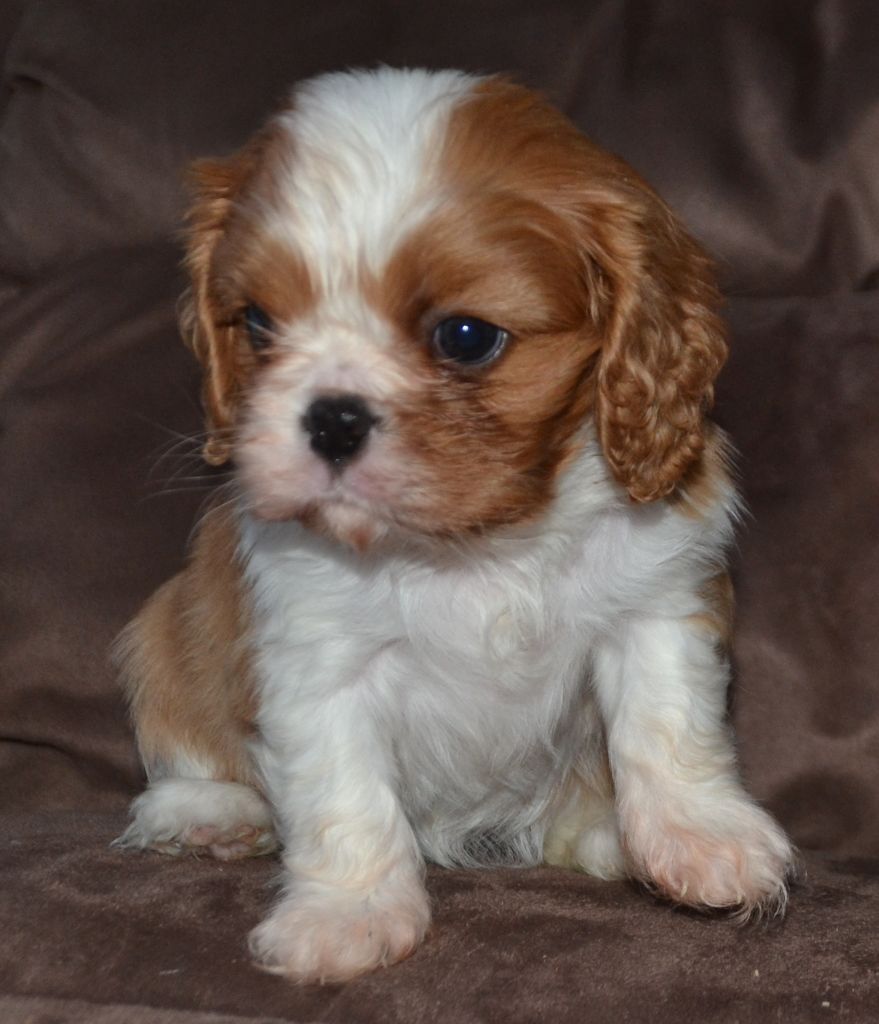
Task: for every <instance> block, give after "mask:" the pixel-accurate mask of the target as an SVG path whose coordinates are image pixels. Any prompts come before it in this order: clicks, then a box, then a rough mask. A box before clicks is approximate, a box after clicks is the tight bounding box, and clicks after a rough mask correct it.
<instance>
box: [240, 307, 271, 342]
mask: <svg viewBox="0 0 879 1024" xmlns="http://www.w3.org/2000/svg"><path fill="white" fill-rule="evenodd" d="M244 326H245V327H246V328H247V334H248V336H249V338H250V344H251V345H252V346H253V348H255V349H256V350H257V351H259V350H261V349H266V348H269V347H270V345H271V344H272V331H273V330H274V324H273V323H272V318H271V317H270V316H269V314H268V313H267V312H266V311H265V310H264V309H263V308H262V306H257V304H256V303H255V302H251V303H250V304H249V305H248V306H247V308H246V309H245V310H244Z"/></svg>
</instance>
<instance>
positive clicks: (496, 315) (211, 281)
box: [119, 68, 792, 981]
mask: <svg viewBox="0 0 879 1024" xmlns="http://www.w3.org/2000/svg"><path fill="white" fill-rule="evenodd" d="M194 177H195V183H196V196H195V201H194V205H193V207H192V210H191V214H190V220H189V234H188V269H189V272H190V274H191V279H192V285H191V290H190V292H189V294H188V296H187V297H186V299H185V304H184V309H183V315H182V323H183V330H184V333H185V335H186V338H187V340H188V342H189V344H190V345H191V347H192V349H193V351H194V352H195V354H196V356H197V357H198V359H199V360H200V361H201V363H202V365H203V368H204V404H205V408H206V413H207V429H208V433H207V442H206V444H205V447H204V457H205V459H206V460H207V461H208V462H209V463H211V464H212V465H220V464H223V463H226V462H230V463H231V464H232V466H234V481H235V483H234V496H233V498H232V500H230V501H227V502H226V503H225V504H222V505H218V506H217V507H216V508H215V509H214V510H213V511H212V512H210V513H209V514H208V515H207V516H205V518H204V521H203V522H202V524H201V527H200V529H199V532H198V534H197V536H196V538H195V542H194V546H193V550H192V554H191V557H190V560H189V562H188V565H187V567H186V568H185V569H184V570H183V571H182V572H181V573H180V574H179V575H178V576H176V577H174V578H173V579H172V580H171V581H170V582H168V583H167V584H165V586H163V587H162V588H161V589H160V590H159V591H158V592H157V593H156V594H155V595H154V596H153V597H152V598H151V599H150V601H149V602H148V603H147V605H146V607H145V608H144V609H143V610H142V611H141V613H140V614H139V615H138V616H137V618H136V619H135V620H134V621H133V622H132V623H131V624H130V625H129V626H128V627H127V629H126V630H125V632H124V634H123V636H122V637H121V639H120V643H119V655H120V660H121V663H122V666H123V676H124V685H125V688H126V692H127V696H128V699H129V701H130V704H131V709H132V712H133V717H134V721H135V724H136V730H137V738H138V742H139V747H140V751H141V754H142V757H143V761H144V764H145V766H146V770H147V774H148V777H149V787H148V789H147V790H146V792H145V793H143V794H142V795H141V796H140V797H138V799H137V800H136V801H135V802H134V805H133V820H132V823H131V826H130V827H129V829H128V830H127V832H126V833H125V835H124V836H123V837H122V838H121V842H122V843H123V844H124V845H127V846H132V847H137V848H152V849H157V850H162V851H165V852H170V853H182V852H201V853H210V854H213V855H214V856H215V857H219V858H224V859H226V858H235V857H242V856H248V855H253V854H262V853H267V852H269V851H272V850H275V849H276V848H278V847H280V848H281V849H282V851H283V862H284V868H285V882H286V884H285V889H284V892H283V895H282V897H281V898H280V900H279V902H278V903H277V905H276V906H275V907H274V909H273V910H272V911H271V913H270V914H269V916H268V918H267V919H266V920H265V921H264V922H263V923H262V924H261V925H260V926H259V927H258V928H257V929H256V930H255V931H254V933H253V935H252V937H251V948H252V950H253V952H254V954H255V956H256V957H257V958H258V959H259V960H260V961H261V962H262V963H263V964H264V965H266V966H267V967H268V968H270V969H273V970H275V971H277V972H279V973H283V974H285V975H287V976H289V977H290V978H292V979H295V980H298V981H331V980H332V981H339V980H344V979H347V978H351V977H353V976H355V975H357V974H359V973H361V972H364V971H368V970H370V969H372V968H375V967H378V966H380V965H387V964H391V963H394V962H395V961H398V960H400V959H402V958H403V957H405V956H407V955H408V954H409V953H411V952H412V951H413V950H414V949H415V948H416V946H417V945H418V943H419V942H420V941H421V939H422V938H423V936H424V934H425V932H426V930H427V927H428V923H429V920H430V909H429V905H428V898H427V895H426V892H425V888H424V883H423V875H424V862H425V859H427V860H431V861H433V862H435V863H438V864H443V865H451V864H455V865H473V866H476V865H480V864H496V863H511V864H538V863H541V862H547V863H550V864H557V865H564V866H568V867H572V868H577V869H580V870H583V871H586V872H589V873H590V874H593V875H596V876H598V877H599V878H607V879H612V878H622V877H624V876H630V877H633V878H635V879H638V880H640V881H641V882H643V883H645V884H646V885H647V886H649V887H650V888H651V889H653V890H654V891H656V892H657V893H660V894H662V895H663V896H665V897H667V898H668V899H669V900H672V901H674V902H676V903H682V904H687V905H690V906H694V907H712V908H713V907H718V908H732V909H734V910H735V911H737V912H738V913H740V914H742V915H749V914H751V913H754V912H763V911H767V910H771V911H779V910H781V909H782V908H783V907H784V904H785V899H786V877H787V875H788V872H789V868H790V865H791V863H792V850H791V846H790V844H789V842H788V840H787V839H786V837H785V835H784V834H783V832H782V831H781V830H780V828H779V827H778V826H777V825H776V824H775V822H774V821H773V820H772V819H771V818H770V817H769V816H768V815H767V814H766V813H765V812H764V811H763V810H761V809H760V808H759V807H758V806H757V805H756V803H755V802H754V801H753V800H752V799H751V798H750V797H749V796H748V795H747V793H746V792H745V790H744V789H743V787H742V784H741V782H740V781H739V777H738V775H737V771H736V765H735V754H734V750H733V743H732V739H731V736H730V733H729V730H728V727H727V725H726V722H725V702H726V691H727V684H728V678H729V670H728V666H727V660H726V657H725V654H724V648H725V645H726V642H727V639H728V636H729V624H730V613H731V603H732V601H731V593H730V586H729V580H728V577H727V575H726V572H725V569H724V561H725V551H726V549H727V547H728V545H729V543H730V540H731V538H732V534H733V525H734V522H735V519H736V509H737V498H736V492H735V489H734V486H733V484H732V483H731V481H730V475H729V472H728V470H727V452H728V447H727V443H726V441H725V440H724V437H723V435H722V434H721V433H720V431H719V430H718V429H716V428H715V427H713V426H712V425H710V424H709V423H708V422H707V421H706V418H705V416H706V411H707V410H708V409H709V407H710V405H711V401H712V386H713V382H714V379H715V376H716V374H717V373H718V371H719V369H720V367H721V364H722V363H723V361H724V357H725V351H726V348H725V343H724V336H723V328H722V326H721V323H720V321H719V320H718V318H717V315H716V312H715V310H716V307H717V304H718V295H717V292H716V290H715V285H714V283H713V280H712V272H711V268H710V265H709V262H708V260H707V259H706V257H705V256H704V255H703V253H702V252H701V251H700V250H699V248H698V247H697V246H696V244H695V243H694V242H693V241H692V240H691V239H690V238H689V237H688V236H687V234H686V233H685V232H684V230H683V229H682V228H681V226H680V225H679V224H678V222H677V221H676V220H675V218H674V216H673V215H672V214H671V213H670V211H669V210H668V208H667V207H666V206H665V205H663V203H662V202H661V201H660V199H659V198H658V197H657V196H656V195H655V194H654V192H653V191H651V189H650V188H649V187H648V186H647V185H646V184H645V183H644V182H643V181H641V179H640V178H638V176H637V175H636V174H635V173H634V172H633V171H632V170H630V169H629V168H628V167H627V166H626V165H625V164H624V163H622V162H621V161H620V160H618V159H616V158H614V157H612V156H610V155H608V154H607V153H605V152H603V151H601V150H600V149H598V148H597V147H596V146H594V145H593V144H591V143H590V142H588V141H587V140H586V139H585V138H584V137H583V136H582V135H581V134H579V132H578V131H577V130H576V129H575V128H574V127H573V125H571V124H570V123H569V122H568V121H567V120H566V119H565V118H564V117H563V116H562V115H561V114H559V113H558V112H556V111H555V110H553V109H552V108H551V107H550V106H548V105H547V104H546V103H545V102H544V101H543V100H541V99H540V98H538V97H536V96H535V95H533V94H532V93H530V92H529V91H527V90H525V89H523V88H520V87H518V86H516V85H513V84H511V83H509V82H508V81H506V80H504V79H499V78H491V77H489V78H480V77H472V76H468V75H464V74H460V73H457V72H426V71H397V70H391V69H388V68H382V69H380V70H377V71H370V72H352V73H344V74H331V75H326V76H323V77H320V78H317V79H315V80H313V81H310V82H307V83H305V84H304V85H301V86H300V87H298V88H297V89H296V90H295V91H294V92H293V94H292V96H291V98H290V100H289V104H288V105H287V106H286V107H285V108H284V109H282V110H281V111H280V112H279V113H278V114H277V115H276V116H275V117H273V118H272V119H271V120H270V121H269V122H268V124H267V125H266V126H265V128H264V129H263V130H262V131H261V132H260V133H259V134H258V135H257V136H256V137H255V138H254V139H253V140H252V141H251V142H250V143H249V144H248V145H247V146H246V147H245V148H244V149H243V150H242V151H241V152H240V153H238V154H237V155H235V156H233V157H232V158H230V159H227V160H224V161H220V162H205V163H201V164H199V165H197V166H196V168H195V171H194Z"/></svg>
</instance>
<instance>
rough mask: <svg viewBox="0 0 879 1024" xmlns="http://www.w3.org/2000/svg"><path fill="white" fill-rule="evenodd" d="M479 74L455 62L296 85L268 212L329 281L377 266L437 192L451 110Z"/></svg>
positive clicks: (283, 118)
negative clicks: (449, 67)
mask: <svg viewBox="0 0 879 1024" xmlns="http://www.w3.org/2000/svg"><path fill="white" fill-rule="evenodd" d="M477 81H478V79H477V78H475V77H473V76H470V75H464V74H462V73H461V72H457V71H441V72H429V71H401V70H395V69H391V68H381V69H378V70H376V71H355V72H342V73H336V74H330V75H324V76H322V77H320V78H316V79H313V80H312V81H310V82H306V83H305V84H304V85H302V86H300V87H299V88H298V89H297V90H296V91H295V93H294V95H293V108H292V109H291V110H289V111H287V112H285V113H284V114H282V115H280V118H279V121H278V123H279V125H280V126H281V128H282V129H283V130H284V131H285V132H286V133H288V135H289V138H290V144H289V148H288V150H287V152H286V154H284V156H282V159H281V160H280V161H279V166H278V167H277V169H276V178H275V185H276V188H275V189H273V193H274V194H273V195H272V198H271V200H270V201H269V205H268V206H267V207H266V208H264V211H263V214H264V216H265V218H266V220H267V222H268V223H267V227H268V229H269V230H270V231H271V233H272V234H273V235H274V236H275V237H277V238H278V239H279V240H280V241H282V242H283V243H284V244H286V245H288V246H290V248H291V249H292V250H293V251H295V252H298V253H300V254H301V255H302V256H303V257H304V258H305V259H306V261H307V262H308V265H309V267H310V269H311V271H312V273H316V274H317V276H318V278H319V280H320V282H321V284H322V285H323V286H324V288H325V289H326V290H327V291H330V292H332V291H336V290H338V288H339V287H341V286H344V285H345V284H346V283H350V282H351V281H352V280H353V278H354V275H356V272H357V270H358V268H359V267H361V266H365V267H366V268H368V269H370V270H373V271H379V270H380V269H381V268H382V266H383V265H384V264H385V263H386V261H387V259H388V258H389V257H390V255H391V254H392V253H393V251H394V248H395V246H396V244H397V243H398V242H399V241H400V239H401V238H402V237H403V236H404V234H405V233H406V232H407V231H408V230H410V229H411V228H412V227H413V226H414V224H416V223H417V222H418V220H419V219H420V218H421V217H423V216H425V215H426V214H427V213H428V212H429V211H430V209H431V208H432V206H433V204H434V203H435V201H436V198H435V194H434V193H432V185H433V183H434V182H435V175H436V157H437V156H438V154H439V153H440V151H441V149H442V144H443V139H444V135H445V130H446V126H447V125H448V121H449V117H450V114H451V112H452V110H453V109H454V107H455V105H456V104H457V103H458V102H459V101H460V100H461V99H462V98H463V97H464V96H465V95H466V94H467V93H468V92H470V91H471V90H472V89H473V87H474V85H475V84H476V82H477Z"/></svg>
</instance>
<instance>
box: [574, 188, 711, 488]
mask: <svg viewBox="0 0 879 1024" xmlns="http://www.w3.org/2000/svg"><path fill="white" fill-rule="evenodd" d="M605 199H606V201H605V202H603V203H600V204H599V203H593V204H591V211H590V215H589V221H590V224H589V228H588V230H589V242H588V243H587V244H588V246H589V248H590V250H591V251H590V256H591V258H592V259H593V260H594V261H595V262H596V263H597V264H598V266H599V267H600V268H601V272H602V276H603V278H604V287H605V289H606V291H607V292H608V293H609V299H608V301H609V310H606V313H605V317H606V318H605V320H604V340H603V343H602V348H601V353H600V356H599V362H598V368H597V388H596V397H595V419H596V423H597V427H598V436H599V439H600V441H601V444H602V447H603V449H604V454H605V457H606V458H607V461H608V463H609V465H610V467H611V470H612V472H613V474H614V476H615V477H616V478H617V480H618V481H619V482H620V483H621V484H622V485H623V486H624V487H625V488H626V490H627V491H628V492H629V495H630V496H631V497H632V499H633V500H635V501H639V502H647V501H654V500H656V499H658V498H662V497H664V496H666V495H667V494H669V493H671V492H672V491H673V490H674V488H675V487H676V485H677V484H678V483H679V482H680V480H681V479H682V478H683V476H684V475H685V474H686V472H687V470H688V469H689V468H690V467H691V466H693V465H694V464H695V463H696V461H697V460H698V458H699V456H700V455H701V453H702V450H703V448H704V444H705V422H704V420H705V414H706V412H707V411H708V410H709V409H710V407H711V405H712V404H713V400H714V380H715V378H716V377H717V374H718V372H719V371H720V368H721V366H722V365H723V363H724V361H725V359H726V352H727V347H726V341H725V333H724V328H723V324H722V322H721V320H720V319H719V317H718V316H717V314H716V309H717V307H718V306H719V304H720V296H719V293H718V291H717V288H716V285H715V282H714V273H713V268H712V265H711V263H710V261H709V260H708V258H707V256H706V255H705V254H704V253H703V252H702V250H701V249H700V248H699V246H698V245H697V244H696V243H695V242H694V241H693V240H692V239H691V238H690V237H689V235H688V234H687V233H686V232H685V231H684V229H683V228H682V227H681V225H680V224H679V223H678V221H677V220H676V219H675V217H674V215H673V214H672V213H671V211H670V210H669V209H668V207H666V206H665V204H664V203H663V202H662V201H661V200H660V199H659V197H658V196H657V195H656V194H655V193H654V192H653V191H652V190H651V189H650V188H649V187H648V186H647V185H646V184H644V183H642V182H641V181H639V180H637V179H636V178H635V176H634V175H632V174H630V173H626V174H625V175H624V177H622V178H621V179H620V178H618V179H617V184H616V187H615V188H613V191H612V192H609V193H608V195H607V196H606V197H605Z"/></svg>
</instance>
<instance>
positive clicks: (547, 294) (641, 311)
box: [184, 71, 724, 548]
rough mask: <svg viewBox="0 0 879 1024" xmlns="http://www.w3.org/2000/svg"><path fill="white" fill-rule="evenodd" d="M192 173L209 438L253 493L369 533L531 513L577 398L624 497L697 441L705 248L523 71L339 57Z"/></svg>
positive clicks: (648, 485)
mask: <svg viewBox="0 0 879 1024" xmlns="http://www.w3.org/2000/svg"><path fill="white" fill-rule="evenodd" d="M196 180H197V188H198V194H197V198H196V202H195V204H194V207H193V210H192V214H191V232H190V244H189V266H190V270H191V273H192V277H193V287H192V290H191V295H190V301H189V305H188V307H187V309H186V311H185V313H184V325H185V327H186V329H187V333H188V334H189V336H190V337H191V340H192V344H193V347H194V349H195V351H196V353H197V354H198V355H199V357H200V358H201V360H202V362H203V363H204V365H205V401H206V407H207V411H208V417H209V429H210V432H211V437H210V440H209V442H208V445H207V447H206V457H207V458H208V460H209V461H213V462H216V463H219V462H223V461H225V460H226V459H228V458H230V457H231V458H233V459H234V462H235V464H236V467H237V470H238V474H239V477H240V480H241V482H242V485H243V488H244V491H245V494H246V498H247V501H248V503H249V505H250V507H251V509H252V511H253V513H254V514H255V515H257V516H260V517H263V518H267V519H300V520H302V521H304V522H305V523H306V524H308V525H310V526H313V527H315V528H317V529H320V530H323V531H325V532H329V533H331V534H332V535H334V536H336V537H338V538H339V539H341V540H343V541H345V542H347V543H350V544H353V545H354V546H356V547H360V548H362V547H365V546H368V545H369V543H371V542H372V541H374V540H375V539H377V538H378V537H380V536H381V535H383V534H384V533H385V532H386V531H387V530H389V529H391V530H394V529H403V530H406V531H409V532H417V533H419V534H427V535H436V536H449V535H457V534H462V533H468V532H474V531H484V530H487V529H492V528H496V527H499V526H504V525H508V524H515V523H520V522H524V521H527V520H529V519H533V518H535V517H537V516H539V515H540V513H541V512H542V511H543V510H544V509H545V508H546V506H547V504H548V503H549V502H550V501H551V500H552V497H553V495H554V493H555V490H556V486H557V481H558V477H559V474H560V473H562V472H564V468H565V466H566V465H567V464H568V463H569V461H570V460H571V459H572V458H575V457H576V454H577V451H578V446H579V445H581V444H582V443H583V438H584V430H583V429H582V428H583V427H584V425H585V424H586V422H587V421H588V420H590V419H591V420H592V421H594V425H595V430H596V432H597V434H598V436H599V438H600V440H601V443H602V446H603V450H604V452H605V456H606V458H607V461H608V463H609V466H610V468H611V471H612V472H613V474H614V475H615V476H616V478H617V479H618V480H619V481H620V483H621V484H622V486H623V487H624V488H626V489H627V490H628V492H629V494H630V495H631V496H632V498H634V499H636V500H639V501H646V500H653V499H655V498H659V497H662V496H664V495H666V494H668V493H670V491H671V490H673V489H674V487H675V486H676V485H677V484H678V483H679V482H680V480H681V479H682V477H683V476H684V475H685V474H686V472H687V471H688V469H690V468H691V467H692V466H693V464H694V462H696V461H697V460H698V458H699V455H700V452H701V449H702V443H703V442H702V417H703V415H704V411H705V408H706V407H707V405H708V404H709V403H710V399H711V386H712V382H713V379H714V376H715V374H716V372H717V370H718V369H719V366H720V364H721V362H722V359H723V354H724V345H723V340H722V336H721V332H720V329H719V326H718V322H717V321H716V319H715V317H714V314H713V312H712V310H713V307H714V305H715V293H714V289H713V286H712V283H711V280H710V274H709V270H708V267H707V264H706V261H705V260H704V258H703V257H702V255H701V254H700V252H699V251H698V249H697V248H696V247H695V245H694V244H693V243H692V242H691V241H690V240H689V239H688V238H687V236H686V235H685V234H684V233H683V232H682V231H681V229H680V228H679V227H678V226H677V224H676V222H675V221H674V219H673V218H672V217H671V215H670V214H669V212H668V210H667V209H666V208H665V207H664V206H663V205H662V204H661V202H660V201H659V200H658V198H657V197H656V196H655V195H654V194H653V193H652V192H651V191H650V190H649V188H648V187H647V186H646V185H644V184H643V183H642V182H640V180H638V179H637V178H636V176H635V175H634V174H633V173H632V172H631V171H629V170H628V169H627V168H626V167H625V166H624V165H622V164H621V163H620V162H619V161H618V160H616V159H614V158H612V157H610V156H609V155H607V154H605V153H603V152H601V151H599V150H598V149H596V148H595V147H594V146H592V145H591V144H590V143H588V142H587V141H586V140H585V139H584V138H583V137H582V136H581V135H580V134H579V133H578V132H577V131H576V129H574V128H573V126H572V125H571V124H570V123H569V122H568V121H566V120H565V119H564V118H563V117H562V116H561V115H560V114H558V113H557V112H555V111H554V110H552V109H551V108H550V107H548V106H547V105H545V104H544V103H543V102H542V101H541V100H539V99H538V98H536V97H535V96H533V95H532V94H530V93H529V92H527V91H525V90H523V89H520V88H518V87H516V86H513V85H510V84H508V83H506V82H504V81H502V80H497V79H482V80H476V79H470V78H466V77H464V76H460V75H455V74H451V73H446V74H428V73H417V72H414V73H413V72H392V71H380V72H375V73H362V74H354V75H336V76H328V77H325V78H322V79H317V80H315V81H314V82H312V83H307V84H306V85H305V86H304V87H302V88H301V89H300V90H299V91H298V92H297V93H296V94H294V96H293V99H292V104H291V107H290V108H289V109H288V110H286V111H284V112H283V113H281V114H280V115H278V116H277V117H276V118H275V119H274V120H273V121H271V122H270V123H269V125H268V126H267V127H266V128H265V129H264V131H263V132H262V133H261V134H260V135H259V136H257V138H256V139H254V140H253V142H252V143H251V144H250V145H249V146H248V147H246V148H245V150H244V151H242V152H241V153H240V154H239V155H237V156H236V157H234V158H233V159H231V160H230V161H227V162H225V163H211V164H203V165H200V167H199V168H198V169H197V171H196Z"/></svg>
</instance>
